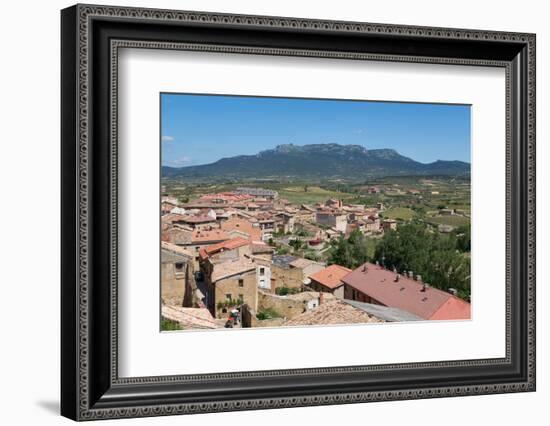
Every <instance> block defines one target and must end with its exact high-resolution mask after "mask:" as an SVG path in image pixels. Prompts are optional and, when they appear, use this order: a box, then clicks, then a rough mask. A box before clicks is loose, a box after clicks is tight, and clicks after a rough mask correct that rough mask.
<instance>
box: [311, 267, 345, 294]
mask: <svg viewBox="0 0 550 426" xmlns="http://www.w3.org/2000/svg"><path fill="white" fill-rule="evenodd" d="M350 272H351V269H348V268H345V267H344V266H340V265H330V266H328V267H326V268H325V269H321V270H320V271H317V272H315V273H314V274H311V275H310V276H309V278H310V279H311V280H313V281H317V282H318V283H320V284H322V285H324V286H325V287H328V288H330V289H332V290H333V289H335V288H338V287H340V286H341V285H343V284H344V283H343V282H342V278H343V277H345V276H346V275H348V274H349V273H350Z"/></svg>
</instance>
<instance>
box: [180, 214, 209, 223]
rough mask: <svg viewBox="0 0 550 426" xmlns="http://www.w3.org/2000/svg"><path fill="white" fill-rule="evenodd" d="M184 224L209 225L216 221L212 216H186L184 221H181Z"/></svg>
mask: <svg viewBox="0 0 550 426" xmlns="http://www.w3.org/2000/svg"><path fill="white" fill-rule="evenodd" d="M180 220H181V221H182V222H186V223H208V222H215V221H216V219H214V218H213V217H210V216H206V215H202V216H184V218H183V219H180Z"/></svg>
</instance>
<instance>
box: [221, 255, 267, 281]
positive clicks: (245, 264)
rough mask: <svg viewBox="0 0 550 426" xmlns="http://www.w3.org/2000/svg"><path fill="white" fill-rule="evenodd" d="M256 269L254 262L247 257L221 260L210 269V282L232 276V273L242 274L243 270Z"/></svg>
mask: <svg viewBox="0 0 550 426" xmlns="http://www.w3.org/2000/svg"><path fill="white" fill-rule="evenodd" d="M251 271H254V272H255V271H256V264H255V263H254V262H252V261H251V260H249V259H242V258H241V259H239V260H235V261H229V262H223V263H218V264H215V265H214V269H213V271H212V278H211V279H212V282H213V283H215V282H216V281H219V280H223V279H225V278H229V277H232V276H233V275H239V274H243V273H245V272H251Z"/></svg>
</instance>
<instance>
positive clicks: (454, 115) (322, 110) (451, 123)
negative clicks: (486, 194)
mask: <svg viewBox="0 0 550 426" xmlns="http://www.w3.org/2000/svg"><path fill="white" fill-rule="evenodd" d="M161 108H162V109H161V114H162V115H161V143H162V165H165V166H173V167H183V166H192V165H198V164H208V163H212V162H214V161H216V160H219V159H220V158H223V157H232V156H235V155H252V154H256V153H258V152H259V151H263V150H265V149H271V148H274V147H275V146H277V145H280V144H287V143H293V144H295V145H307V144H318V143H339V144H343V145H347V144H355V145H362V146H364V147H366V148H367V149H376V148H393V149H395V150H396V151H397V152H399V153H400V154H402V155H405V156H407V157H410V158H412V159H414V160H416V161H420V162H422V163H430V162H432V161H436V160H461V161H466V162H470V106H466V105H445V104H417V103H398V102H368V101H359V102H358V101H342V100H317V99H313V100H312V99H293V98H260V97H244V96H218V95H187V94H165V93H164V94H161Z"/></svg>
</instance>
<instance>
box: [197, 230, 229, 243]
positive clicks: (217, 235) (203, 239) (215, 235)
mask: <svg viewBox="0 0 550 426" xmlns="http://www.w3.org/2000/svg"><path fill="white" fill-rule="evenodd" d="M228 239H229V236H228V235H227V234H226V233H225V232H224V231H222V230H221V229H211V230H209V231H206V230H195V231H193V239H192V241H191V244H203V243H207V242H209V241H212V242H218V241H223V240H228Z"/></svg>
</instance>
